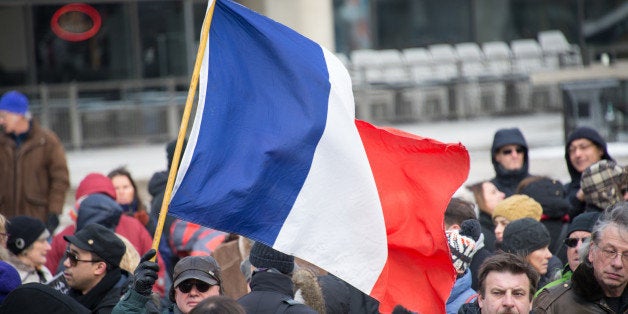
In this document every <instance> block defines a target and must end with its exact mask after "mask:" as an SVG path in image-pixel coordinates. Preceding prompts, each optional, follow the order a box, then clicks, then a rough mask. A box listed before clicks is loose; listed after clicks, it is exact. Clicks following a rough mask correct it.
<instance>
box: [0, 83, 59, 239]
mask: <svg viewBox="0 0 628 314" xmlns="http://www.w3.org/2000/svg"><path fill="white" fill-rule="evenodd" d="M0 127H1V128H2V129H3V131H2V132H0V147H2V149H1V150H0V169H2V174H1V175H0V187H2V188H1V189H0V213H2V214H3V215H5V216H6V217H7V218H12V217H15V216H20V215H23V216H30V217H33V218H37V219H39V220H41V221H42V222H44V223H46V224H47V227H48V229H49V230H50V231H51V232H53V231H54V230H55V229H56V227H57V225H58V224H59V220H58V215H59V214H61V213H62V211H63V203H64V202H65V193H66V191H67V190H68V187H69V186H70V179H69V173H68V166H67V162H66V158H65V151H64V149H63V145H62V144H61V142H60V141H59V138H58V137H57V136H56V135H55V134H54V133H53V132H52V131H50V130H46V129H44V128H42V127H41V126H40V125H39V123H37V122H36V121H34V120H32V119H31V113H30V111H29V110H28V99H27V98H26V96H24V94H22V93H20V92H17V91H10V92H7V93H5V94H4V95H2V98H0Z"/></svg>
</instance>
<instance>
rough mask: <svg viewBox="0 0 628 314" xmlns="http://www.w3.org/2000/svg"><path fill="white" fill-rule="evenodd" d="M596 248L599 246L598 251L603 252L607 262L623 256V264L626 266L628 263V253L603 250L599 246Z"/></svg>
mask: <svg viewBox="0 0 628 314" xmlns="http://www.w3.org/2000/svg"><path fill="white" fill-rule="evenodd" d="M595 246H597V247H598V249H600V251H602V256H603V257H604V259H606V260H614V259H615V258H617V256H621V261H622V263H624V264H626V262H628V251H624V252H618V251H615V250H611V249H603V248H601V247H600V246H599V245H597V244H596V245H595Z"/></svg>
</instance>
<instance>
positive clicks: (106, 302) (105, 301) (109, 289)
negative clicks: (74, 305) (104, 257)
mask: <svg viewBox="0 0 628 314" xmlns="http://www.w3.org/2000/svg"><path fill="white" fill-rule="evenodd" d="M128 278H129V276H128V274H127V273H126V272H123V271H122V270H120V268H115V269H112V270H109V271H107V274H106V275H105V276H104V277H103V278H102V279H101V280H100V281H99V282H98V284H96V286H94V287H93V288H92V289H90V290H89V291H88V292H87V293H86V294H82V293H81V291H78V290H75V289H70V291H69V293H68V295H69V296H71V297H72V298H74V299H75V300H76V301H78V302H79V303H81V304H82V305H83V306H85V307H86V308H88V309H90V310H91V311H92V313H97V314H109V313H111V311H112V310H113V308H114V306H116V304H117V303H118V301H120V298H121V297H122V295H123V294H124V292H126V287H127V285H128V283H129V280H128Z"/></svg>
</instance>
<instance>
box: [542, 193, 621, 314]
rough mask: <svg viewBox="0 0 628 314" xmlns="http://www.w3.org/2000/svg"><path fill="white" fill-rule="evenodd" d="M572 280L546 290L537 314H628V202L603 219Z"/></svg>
mask: <svg viewBox="0 0 628 314" xmlns="http://www.w3.org/2000/svg"><path fill="white" fill-rule="evenodd" d="M581 249H582V252H581V253H580V265H579V266H578V267H577V268H576V269H575V270H574V272H573V275H572V277H571V279H570V280H567V281H566V282H564V283H563V284H561V285H557V286H554V287H551V288H549V289H545V290H543V291H542V292H541V293H540V294H539V295H538V296H537V298H536V299H535V300H534V308H533V310H534V312H535V313H627V312H628V291H627V290H626V285H627V284H628V203H626V202H622V203H618V204H616V205H614V206H613V207H612V208H610V209H608V210H607V211H605V212H604V213H602V215H601V216H600V218H599V220H598V221H597V223H596V224H595V226H594V227H593V232H592V233H591V239H590V241H588V242H585V244H584V245H583V246H582V248H581Z"/></svg>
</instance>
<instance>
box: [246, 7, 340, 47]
mask: <svg viewBox="0 0 628 314" xmlns="http://www.w3.org/2000/svg"><path fill="white" fill-rule="evenodd" d="M239 2H240V3H242V4H243V5H245V6H247V7H248V8H250V9H252V10H254V11H257V12H259V13H261V14H263V15H265V16H267V17H269V18H271V19H273V20H275V21H277V22H279V23H281V24H284V25H286V26H288V27H290V28H292V29H294V30H295V31H297V32H299V33H301V34H303V35H304V36H306V37H308V38H310V39H312V40H313V41H315V42H317V43H318V44H319V45H321V46H323V47H325V48H327V49H328V50H330V51H332V52H333V51H335V45H334V12H333V3H332V0H316V1H312V0H241V1H239Z"/></svg>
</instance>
